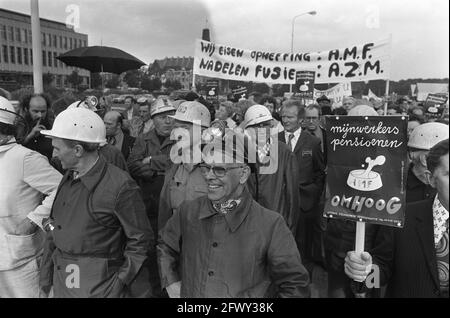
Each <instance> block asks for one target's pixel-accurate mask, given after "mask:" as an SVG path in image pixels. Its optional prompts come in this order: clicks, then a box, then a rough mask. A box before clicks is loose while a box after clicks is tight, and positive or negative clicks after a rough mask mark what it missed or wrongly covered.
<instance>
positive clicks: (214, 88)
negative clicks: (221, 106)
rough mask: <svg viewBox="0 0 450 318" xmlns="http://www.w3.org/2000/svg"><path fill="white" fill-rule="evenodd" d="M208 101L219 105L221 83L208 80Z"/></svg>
mask: <svg viewBox="0 0 450 318" xmlns="http://www.w3.org/2000/svg"><path fill="white" fill-rule="evenodd" d="M206 100H207V101H208V102H209V103H211V104H213V105H214V104H217V103H218V102H219V81H218V80H207V81H206Z"/></svg>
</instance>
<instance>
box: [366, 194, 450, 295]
mask: <svg viewBox="0 0 450 318" xmlns="http://www.w3.org/2000/svg"><path fill="white" fill-rule="evenodd" d="M433 200H434V198H432V199H428V200H422V201H418V202H413V203H410V204H408V205H407V207H406V221H405V227H404V228H403V229H392V228H387V227H385V231H388V235H386V236H385V237H386V238H387V239H388V240H390V244H384V248H383V249H382V252H383V253H384V254H388V255H389V253H390V254H391V257H389V258H387V259H386V260H383V261H380V260H377V259H375V260H374V263H377V264H378V265H379V266H380V271H381V273H382V276H381V277H382V278H383V279H387V280H388V290H387V294H386V296H387V297H409V298H416V297H417V298H436V297H442V296H443V295H441V293H440V289H439V276H438V266H437V260H436V249H435V246H434V227H433ZM373 256H374V258H376V257H377V256H378V254H374V255H373ZM382 283H383V281H382ZM446 297H448V294H447V295H446Z"/></svg>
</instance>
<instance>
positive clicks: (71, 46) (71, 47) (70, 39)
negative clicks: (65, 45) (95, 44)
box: [69, 38, 73, 49]
mask: <svg viewBox="0 0 450 318" xmlns="http://www.w3.org/2000/svg"><path fill="white" fill-rule="evenodd" d="M69 49H73V43H72V38H69Z"/></svg>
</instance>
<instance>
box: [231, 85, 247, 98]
mask: <svg viewBox="0 0 450 318" xmlns="http://www.w3.org/2000/svg"><path fill="white" fill-rule="evenodd" d="M231 93H232V94H233V99H234V100H236V101H238V100H239V99H241V98H247V87H237V88H235V89H232V90H231Z"/></svg>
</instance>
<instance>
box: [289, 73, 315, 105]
mask: <svg viewBox="0 0 450 318" xmlns="http://www.w3.org/2000/svg"><path fill="white" fill-rule="evenodd" d="M315 77H316V72H311V71H298V72H297V73H296V75H295V85H294V94H295V95H296V96H298V97H300V98H304V99H313V98H314V79H315Z"/></svg>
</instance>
